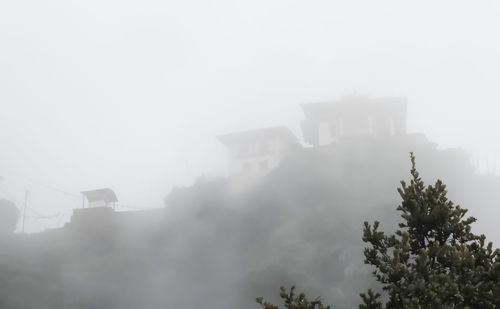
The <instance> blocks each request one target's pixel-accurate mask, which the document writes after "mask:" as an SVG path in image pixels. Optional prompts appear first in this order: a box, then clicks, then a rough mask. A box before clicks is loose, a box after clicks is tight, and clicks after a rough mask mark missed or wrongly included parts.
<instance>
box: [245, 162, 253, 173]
mask: <svg viewBox="0 0 500 309" xmlns="http://www.w3.org/2000/svg"><path fill="white" fill-rule="evenodd" d="M251 170H252V163H250V162H245V163H243V172H245V173H248V172H250V171H251Z"/></svg>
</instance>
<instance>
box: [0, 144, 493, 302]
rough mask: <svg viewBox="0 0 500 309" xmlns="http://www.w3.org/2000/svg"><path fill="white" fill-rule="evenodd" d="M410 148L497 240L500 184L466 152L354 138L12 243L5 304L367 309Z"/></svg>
mask: <svg viewBox="0 0 500 309" xmlns="http://www.w3.org/2000/svg"><path fill="white" fill-rule="evenodd" d="M409 151H414V152H415V154H416V156H417V167H418V169H419V170H420V172H421V174H422V176H423V178H424V180H427V181H434V180H435V179H436V178H441V179H442V180H443V181H444V182H445V183H446V184H448V189H449V196H450V197H451V198H452V199H453V200H454V201H455V202H457V203H458V204H461V205H462V206H463V207H465V208H469V209H470V210H471V214H472V215H475V216H477V217H478V224H477V228H479V231H485V232H488V231H489V229H490V230H491V231H492V227H493V224H491V223H492V222H493V221H491V220H492V219H491V218H488V216H487V214H488V209H489V208H490V207H493V205H499V203H500V194H499V192H497V191H496V190H495V188H498V187H499V186H498V185H499V184H500V183H499V180H498V179H497V178H495V177H491V176H481V175H476V174H474V171H473V167H472V166H471V165H470V162H469V159H468V157H467V155H466V154H465V153H464V152H462V151H460V150H438V149H437V148H436V146H435V145H434V144H432V143H429V142H428V141H427V140H426V139H425V138H424V137H423V136H421V135H406V136H400V137H392V138H386V139H373V138H370V139H346V140H344V141H342V142H341V143H339V144H337V145H333V146H327V147H319V148H306V149H300V150H296V151H294V152H293V153H290V155H289V156H288V157H287V158H286V159H285V160H284V161H283V162H282V164H281V165H280V167H279V168H277V169H275V170H273V171H271V172H270V173H269V174H268V175H266V176H264V177H260V178H255V177H244V176H240V177H230V178H224V179H211V180H207V179H203V178H200V180H198V181H197V182H196V183H195V184H194V185H193V186H191V187H187V188H177V189H174V190H173V191H172V192H170V194H169V195H168V196H167V198H166V207H165V209H160V210H157V211H149V212H146V211H144V212H131V213H113V212H106V211H104V212H103V211H101V210H97V211H96V210H92V209H87V210H81V211H79V212H77V213H76V214H75V216H74V220H73V221H72V223H71V224H69V225H68V226H67V227H65V228H64V229H60V230H53V231H47V232H44V233H40V234H36V235H15V236H11V237H6V238H3V239H1V240H0V241H1V246H2V248H1V251H0V307H2V308H3V307H5V308H218V309H219V308H228V309H229V308H256V307H257V305H256V304H254V299H255V297H257V296H265V297H266V298H268V299H270V300H273V299H275V297H276V295H277V291H278V288H279V286H280V285H291V284H297V285H298V286H299V288H300V289H301V290H306V291H307V292H308V293H309V294H311V295H318V296H322V297H323V298H324V299H325V300H326V301H327V302H328V303H331V304H333V305H335V308H355V307H357V304H358V302H359V299H358V294H359V292H361V291H363V290H365V289H366V288H367V287H368V286H372V285H373V286H375V282H374V280H372V278H371V276H370V274H369V271H370V269H369V268H367V267H365V266H364V265H363V258H362V248H363V245H362V242H361V229H362V223H363V221H365V220H369V221H373V220H380V221H382V224H383V225H382V228H385V229H390V227H391V226H394V224H395V222H396V220H397V219H398V218H397V214H396V212H395V208H396V206H397V204H398V203H399V196H398V194H397V191H396V188H397V187H398V185H399V181H400V180H402V179H407V178H408V171H409V166H410V163H409V154H408V152H409ZM487 236H488V238H490V239H491V237H494V236H495V235H492V234H491V233H489V234H487Z"/></svg>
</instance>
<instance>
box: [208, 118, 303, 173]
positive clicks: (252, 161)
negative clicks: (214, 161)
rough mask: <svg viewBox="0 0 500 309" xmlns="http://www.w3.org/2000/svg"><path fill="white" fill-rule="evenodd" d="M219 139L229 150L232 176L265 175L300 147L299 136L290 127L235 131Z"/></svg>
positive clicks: (229, 168)
mask: <svg viewBox="0 0 500 309" xmlns="http://www.w3.org/2000/svg"><path fill="white" fill-rule="evenodd" d="M217 138H218V139H219V141H220V142H221V143H222V144H224V145H225V146H226V147H227V148H228V150H229V162H228V165H229V166H228V172H229V174H230V175H235V174H249V173H252V174H265V173H267V172H268V171H270V170H272V169H273V168H275V167H276V166H278V165H279V163H280V161H281V159H282V157H283V155H284V154H285V153H286V152H287V151H288V150H289V149H290V148H293V147H298V146H299V141H298V139H297V137H296V136H295V135H294V134H293V133H292V132H291V131H290V130H289V129H288V128H286V127H271V128H265V129H258V130H252V131H244V132H235V133H231V134H226V135H220V136H218V137H217Z"/></svg>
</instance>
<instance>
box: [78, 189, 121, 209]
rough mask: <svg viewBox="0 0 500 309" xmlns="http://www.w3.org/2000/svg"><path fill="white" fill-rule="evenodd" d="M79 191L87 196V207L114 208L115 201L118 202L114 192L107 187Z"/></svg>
mask: <svg viewBox="0 0 500 309" xmlns="http://www.w3.org/2000/svg"><path fill="white" fill-rule="evenodd" d="M81 193H82V194H83V196H85V197H86V198H87V201H88V207H89V208H93V207H113V209H114V208H115V203H116V202H118V199H117V198H116V194H115V192H114V191H113V190H111V189H109V188H103V189H97V190H90V191H82V192H81Z"/></svg>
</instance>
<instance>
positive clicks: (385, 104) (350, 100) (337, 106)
mask: <svg viewBox="0 0 500 309" xmlns="http://www.w3.org/2000/svg"><path fill="white" fill-rule="evenodd" d="M406 103H407V99H406V98H405V97H386V98H377V99H370V98H368V97H365V96H347V97H342V98H341V99H340V100H337V101H330V102H316V103H304V104H301V107H302V110H303V111H304V114H306V115H313V114H314V115H318V116H320V115H321V114H324V113H332V112H334V113H337V112H349V111H352V112H358V111H360V110H363V111H365V112H371V111H376V110H378V111H379V110H380V109H385V110H387V109H392V110H400V109H402V110H404V109H405V108H406Z"/></svg>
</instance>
